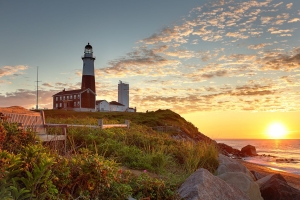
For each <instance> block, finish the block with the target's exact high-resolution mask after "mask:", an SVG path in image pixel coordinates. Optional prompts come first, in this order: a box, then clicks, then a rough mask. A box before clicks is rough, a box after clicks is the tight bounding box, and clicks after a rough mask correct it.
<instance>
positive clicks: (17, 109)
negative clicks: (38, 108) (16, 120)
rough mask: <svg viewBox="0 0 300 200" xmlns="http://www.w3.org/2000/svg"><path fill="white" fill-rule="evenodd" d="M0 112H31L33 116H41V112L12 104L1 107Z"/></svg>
mask: <svg viewBox="0 0 300 200" xmlns="http://www.w3.org/2000/svg"><path fill="white" fill-rule="evenodd" d="M0 112H3V113H18V114H30V115H32V116H40V113H39V112H34V111H30V110H27V109H26V108H23V107H21V106H11V107H0Z"/></svg>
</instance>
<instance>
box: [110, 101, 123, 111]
mask: <svg viewBox="0 0 300 200" xmlns="http://www.w3.org/2000/svg"><path fill="white" fill-rule="evenodd" d="M109 106H110V111H111V112H125V111H126V109H127V108H126V106H124V105H123V104H121V103H119V102H116V101H111V102H110V103H109Z"/></svg>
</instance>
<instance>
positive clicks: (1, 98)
mask: <svg viewBox="0 0 300 200" xmlns="http://www.w3.org/2000/svg"><path fill="white" fill-rule="evenodd" d="M57 92H58V91H56V90H50V91H45V90H39V108H49V109H51V108H52V95H53V94H55V93H57ZM0 102H1V106H2V107H9V106H12V105H14V106H22V107H24V108H27V109H31V108H35V106H36V91H35V90H27V89H18V90H16V91H15V92H7V93H5V95H1V94H0Z"/></svg>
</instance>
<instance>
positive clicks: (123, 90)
mask: <svg viewBox="0 0 300 200" xmlns="http://www.w3.org/2000/svg"><path fill="white" fill-rule="evenodd" d="M118 102H119V103H121V104H123V105H124V106H125V109H127V108H129V84H128V83H124V82H122V81H119V84H118Z"/></svg>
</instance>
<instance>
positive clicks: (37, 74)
mask: <svg viewBox="0 0 300 200" xmlns="http://www.w3.org/2000/svg"><path fill="white" fill-rule="evenodd" d="M39 82H41V81H39V66H37V71H36V107H35V109H36V110H38V109H39Z"/></svg>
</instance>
